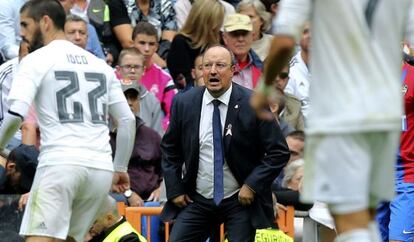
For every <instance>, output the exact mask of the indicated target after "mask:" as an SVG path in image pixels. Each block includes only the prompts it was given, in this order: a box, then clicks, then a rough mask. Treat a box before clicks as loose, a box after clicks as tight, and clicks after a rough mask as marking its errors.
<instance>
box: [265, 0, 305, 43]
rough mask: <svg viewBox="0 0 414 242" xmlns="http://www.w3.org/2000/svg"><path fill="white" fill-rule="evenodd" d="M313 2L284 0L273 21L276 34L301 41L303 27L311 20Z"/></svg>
mask: <svg viewBox="0 0 414 242" xmlns="http://www.w3.org/2000/svg"><path fill="white" fill-rule="evenodd" d="M312 4H313V1H312V0H282V1H281V2H280V10H279V11H278V14H277V16H276V18H275V19H274V20H273V26H274V28H275V34H284V35H289V36H293V37H294V38H295V39H297V40H298V39H300V36H301V34H302V28H303V25H304V24H305V23H306V21H308V20H310V15H311V9H312Z"/></svg>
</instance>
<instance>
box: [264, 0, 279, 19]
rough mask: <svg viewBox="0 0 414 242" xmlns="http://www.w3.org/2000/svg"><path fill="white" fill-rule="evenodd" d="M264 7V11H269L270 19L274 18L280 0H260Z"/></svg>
mask: <svg viewBox="0 0 414 242" xmlns="http://www.w3.org/2000/svg"><path fill="white" fill-rule="evenodd" d="M260 1H261V2H262V3H263V5H264V6H265V8H266V11H267V12H268V13H270V15H271V19H274V18H275V17H276V14H277V10H278V9H279V2H280V0H260Z"/></svg>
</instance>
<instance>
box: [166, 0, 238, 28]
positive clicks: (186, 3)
mask: <svg viewBox="0 0 414 242" xmlns="http://www.w3.org/2000/svg"><path fill="white" fill-rule="evenodd" d="M194 2H195V1H194V0H177V1H176V3H175V4H174V9H175V13H176V16H175V19H176V20H177V25H178V29H182V27H183V26H184V23H185V22H186V20H187V18H188V14H189V13H190V10H191V8H192V5H193V4H194ZM219 2H220V3H221V4H222V5H223V7H224V15H225V16H226V15H228V14H232V13H235V12H236V11H235V10H234V7H233V5H231V4H230V3H228V2H225V1H223V0H219Z"/></svg>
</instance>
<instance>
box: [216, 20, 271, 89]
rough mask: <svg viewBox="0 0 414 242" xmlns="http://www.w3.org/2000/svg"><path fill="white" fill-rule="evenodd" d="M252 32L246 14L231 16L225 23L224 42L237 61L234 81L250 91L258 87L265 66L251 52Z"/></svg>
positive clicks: (251, 26) (250, 23)
mask: <svg viewBox="0 0 414 242" xmlns="http://www.w3.org/2000/svg"><path fill="white" fill-rule="evenodd" d="M252 30H253V25H252V21H251V19H250V18H249V16H247V15H244V14H239V13H236V14H232V15H229V16H228V17H227V18H226V20H225V22H224V33H223V40H224V43H225V44H226V46H227V47H228V48H229V49H230V50H231V51H232V52H233V54H234V56H235V57H236V61H237V63H236V66H235V68H236V69H235V72H234V77H233V81H234V82H236V83H237V84H240V85H242V86H244V87H246V88H249V89H252V88H254V87H256V85H257V82H258V81H259V78H260V75H261V68H262V65H263V63H262V61H261V60H260V59H259V57H258V56H257V55H256V54H255V53H254V51H252V50H251V46H252V42H253V33H252Z"/></svg>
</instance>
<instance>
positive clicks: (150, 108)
mask: <svg viewBox="0 0 414 242" xmlns="http://www.w3.org/2000/svg"><path fill="white" fill-rule="evenodd" d="M143 72H144V56H143V55H142V54H141V53H140V52H139V51H138V50H137V49H135V48H133V47H131V48H126V49H123V50H122V51H121V53H120V54H119V64H118V65H117V66H116V73H117V75H118V76H119V78H120V81H121V84H123V85H131V84H132V82H136V83H137V85H138V87H139V93H140V97H139V98H140V101H139V110H136V111H137V112H138V113H135V115H137V116H139V117H140V118H141V119H142V120H143V121H144V123H145V124H147V125H148V127H150V128H152V129H154V130H155V131H157V132H158V133H159V134H160V135H162V134H164V130H163V129H162V127H161V119H162V113H161V108H160V104H159V101H158V100H157V98H156V97H155V96H154V94H152V93H151V92H149V91H148V90H147V89H146V88H145V87H144V86H143V85H142V84H141V77H142V74H143Z"/></svg>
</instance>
